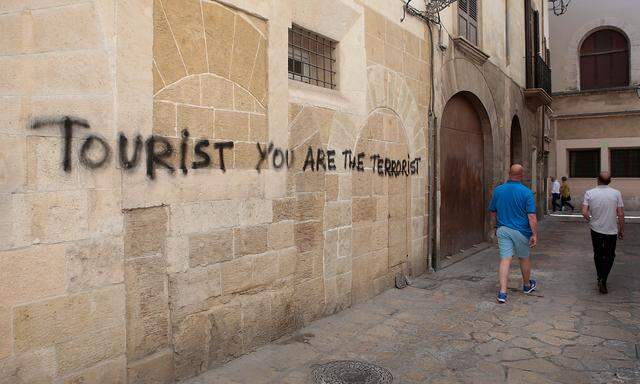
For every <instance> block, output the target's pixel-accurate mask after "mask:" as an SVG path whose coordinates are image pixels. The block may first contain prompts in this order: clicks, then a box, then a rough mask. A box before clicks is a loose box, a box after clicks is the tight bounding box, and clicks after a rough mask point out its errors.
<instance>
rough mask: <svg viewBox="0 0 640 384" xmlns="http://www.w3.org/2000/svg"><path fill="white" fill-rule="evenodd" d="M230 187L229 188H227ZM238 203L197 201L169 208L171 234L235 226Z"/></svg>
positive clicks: (236, 223)
mask: <svg viewBox="0 0 640 384" xmlns="http://www.w3.org/2000/svg"><path fill="white" fill-rule="evenodd" d="M227 187H230V186H227ZM239 211H240V202H239V201H230V200H219V201H197V202H194V203H187V204H173V205H172V206H171V232H172V233H174V234H191V233H206V232H210V231H213V230H216V229H220V228H229V227H234V226H237V225H238V223H239Z"/></svg>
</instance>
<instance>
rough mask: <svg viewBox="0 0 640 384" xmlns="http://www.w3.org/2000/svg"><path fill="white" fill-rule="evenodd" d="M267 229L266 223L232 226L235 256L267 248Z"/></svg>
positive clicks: (254, 252)
mask: <svg viewBox="0 0 640 384" xmlns="http://www.w3.org/2000/svg"><path fill="white" fill-rule="evenodd" d="M268 230H269V226H268V225H266V224H263V225H256V226H251V227H240V228H234V230H233V243H234V252H235V257H239V256H244V255H254V254H258V253H263V252H266V251H267V248H268Z"/></svg>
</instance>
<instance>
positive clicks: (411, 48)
mask: <svg viewBox="0 0 640 384" xmlns="http://www.w3.org/2000/svg"><path fill="white" fill-rule="evenodd" d="M403 39H404V51H405V52H407V53H408V54H410V55H412V56H413V57H416V58H418V57H420V45H421V44H422V42H421V39H420V38H419V37H417V36H416V35H414V34H413V33H411V32H409V31H406V30H405V31H404V35H403Z"/></svg>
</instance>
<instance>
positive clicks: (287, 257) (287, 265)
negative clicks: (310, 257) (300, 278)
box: [278, 247, 298, 278]
mask: <svg viewBox="0 0 640 384" xmlns="http://www.w3.org/2000/svg"><path fill="white" fill-rule="evenodd" d="M297 259H298V250H297V249H296V248H295V247H290V248H285V249H281V250H280V251H278V277H279V278H284V277H287V276H291V275H293V274H294V273H295V272H296V262H297Z"/></svg>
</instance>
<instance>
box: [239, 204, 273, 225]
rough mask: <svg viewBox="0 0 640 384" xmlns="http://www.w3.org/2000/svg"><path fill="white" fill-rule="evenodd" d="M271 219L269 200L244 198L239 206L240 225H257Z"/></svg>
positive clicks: (269, 221)
mask: <svg viewBox="0 0 640 384" xmlns="http://www.w3.org/2000/svg"><path fill="white" fill-rule="evenodd" d="M272 221H273V203H272V201H271V200H262V199H246V200H243V201H242V205H241V206H240V225H241V226H245V225H258V224H264V223H271V222H272Z"/></svg>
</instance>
